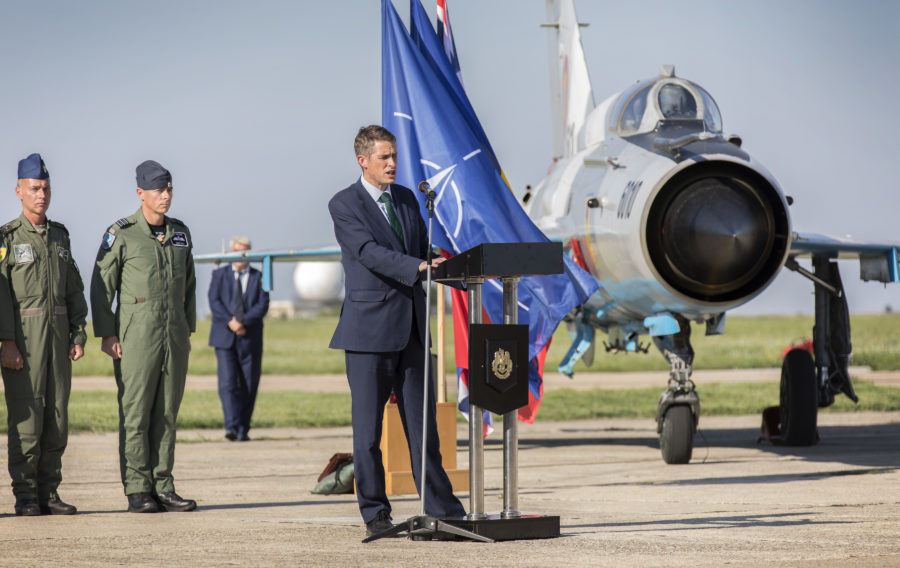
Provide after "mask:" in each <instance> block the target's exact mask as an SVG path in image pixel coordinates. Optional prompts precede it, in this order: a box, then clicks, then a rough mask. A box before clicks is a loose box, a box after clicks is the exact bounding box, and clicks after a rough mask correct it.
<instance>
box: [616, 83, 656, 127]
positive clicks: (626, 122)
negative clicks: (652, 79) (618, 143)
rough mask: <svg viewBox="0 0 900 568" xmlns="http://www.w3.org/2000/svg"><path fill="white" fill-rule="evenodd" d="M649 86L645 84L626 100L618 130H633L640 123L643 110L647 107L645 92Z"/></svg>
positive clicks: (646, 92)
mask: <svg viewBox="0 0 900 568" xmlns="http://www.w3.org/2000/svg"><path fill="white" fill-rule="evenodd" d="M650 86H651V85H647V86H646V87H644V88H643V89H641V90H640V91H639V92H638V93H636V94H635V95H634V96H633V97H632V98H631V100H630V101H628V105H627V106H626V107H625V111H624V112H622V119H621V121H620V122H619V130H621V131H622V132H633V131H635V130H637V129H638V127H639V126H640V125H641V120H642V119H643V118H644V111H645V110H646V109H647V94H648V93H649V92H650Z"/></svg>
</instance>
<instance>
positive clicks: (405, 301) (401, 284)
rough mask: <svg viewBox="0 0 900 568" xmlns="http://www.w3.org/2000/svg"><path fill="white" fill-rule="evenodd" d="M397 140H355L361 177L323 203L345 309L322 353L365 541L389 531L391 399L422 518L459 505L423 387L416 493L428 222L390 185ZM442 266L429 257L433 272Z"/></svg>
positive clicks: (385, 134)
mask: <svg viewBox="0 0 900 568" xmlns="http://www.w3.org/2000/svg"><path fill="white" fill-rule="evenodd" d="M396 144H397V142H396V139H395V137H394V135H393V134H391V133H390V132H389V131H388V130H387V129H385V128H383V127H381V126H377V125H370V126H365V127H363V128H361V129H360V130H359V132H358V133H357V135H356V140H355V142H354V150H355V151H356V161H357V162H358V163H359V166H360V168H362V176H361V177H360V179H359V180H358V181H357V182H356V183H354V184H353V185H351V186H349V187H347V188H345V189H343V190H341V191H339V192H338V193H337V194H335V196H334V197H332V198H331V201H329V202H328V211H329V212H330V213H331V219H332V221H334V234H335V237H337V241H338V244H339V245H340V247H341V262H342V264H343V266H344V275H345V279H344V286H345V295H344V305H343V307H342V308H341V316H340V320H339V321H338V325H337V329H336V330H335V332H334V337H332V339H331V344H330V345H329V347H331V348H332V349H343V350H344V352H345V355H344V360H345V363H346V367H347V379H348V381H349V383H350V396H351V401H352V402H351V405H352V419H353V466H354V475H355V476H356V490H357V491H356V497H357V501H358V503H359V510H360V513H361V514H362V518H363V521H364V522H365V523H366V534H367V536H371V535H373V534H375V533H378V532H382V531H384V530H387V529H390V528H391V527H392V526H393V525H392V524H391V505H390V502H389V501H388V498H387V495H386V492H385V479H384V477H385V476H384V465H383V463H382V457H381V448H380V445H379V444H380V441H381V421H382V417H383V414H384V405H385V404H386V403H387V401H388V398H389V397H390V394H391V392H392V391H393V392H394V394H395V395H396V396H397V405H398V407H399V411H400V419H401V422H402V423H403V430H404V432H405V433H406V439H407V440H408V443H409V451H410V452H409V453H410V460H411V462H412V464H413V468H412V469H413V476H414V478H415V481H416V488H417V489H418V491H419V494H420V495H421V494H422V491H424V492H425V512H426V513H427V514H428V515H432V516H435V517H444V518H446V517H461V516H464V515H465V510H464V509H463V506H462V504H461V503H460V502H459V499H457V498H456V497H455V496H454V495H453V487H452V486H451V484H450V480H449V478H448V477H447V473H446V472H445V471H444V468H443V466H442V464H441V453H440V444H439V441H438V433H437V423H436V421H435V418H434V416H435V402H434V389H428V397H429V400H428V406H429V409H430V410H429V412H428V421H427V423H426V424H425V425H424V427H426V428H428V448H427V453H426V484H425V487H422V485H421V480H420V479H419V478H420V475H421V472H420V471H419V470H420V464H421V463H422V428H423V424H422V408H423V397H424V384H423V372H424V365H425V291H424V290H423V288H422V281H423V280H424V278H425V274H426V272H425V271H426V269H427V266H428V262H429V261H428V260H426V259H430V254H429V252H430V251H428V250H427V248H428V240H427V239H428V235H427V232H426V231H427V230H426V228H425V222H424V221H423V219H422V216H421V214H420V213H419V204H418V202H417V201H416V197H415V195H414V194H413V192H412V191H410V190H409V189H407V188H405V187H403V186H400V185H397V184H395V183H394V179H395V177H396V173H397V149H396ZM441 261H442V259H434V260H430V262H431V264H432V266H437V265H438V264H439V263H440V262H441Z"/></svg>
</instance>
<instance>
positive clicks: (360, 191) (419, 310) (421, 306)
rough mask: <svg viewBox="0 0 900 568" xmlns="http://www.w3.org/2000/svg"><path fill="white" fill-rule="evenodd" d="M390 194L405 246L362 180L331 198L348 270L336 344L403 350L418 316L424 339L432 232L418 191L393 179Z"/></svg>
mask: <svg viewBox="0 0 900 568" xmlns="http://www.w3.org/2000/svg"><path fill="white" fill-rule="evenodd" d="M391 195H392V196H393V206H394V210H395V212H396V213H397V217H398V218H399V220H400V225H401V226H402V228H403V240H404V243H405V245H406V246H405V250H404V245H403V243H401V242H400V240H399V239H398V238H397V235H395V234H394V231H393V230H392V229H391V225H390V223H388V221H387V219H385V217H384V214H383V213H382V212H381V210H380V209H379V208H378V205H377V204H376V203H375V201H374V200H373V199H372V197H371V196H370V195H369V194H368V192H366V189H365V188H364V187H363V185H362V183H360V182H359V181H357V182H356V183H354V184H353V185H351V186H350V187H347V188H345V189H343V190H341V191H339V192H338V193H337V194H335V196H334V197H332V198H331V201H329V202H328V211H329V212H330V213H331V219H332V220H333V221H334V234H335V237H337V242H338V244H339V245H340V247H341V263H342V264H343V266H344V276H345V278H344V292H345V294H344V305H343V307H342V308H341V317H340V320H339V321H338V325H337V329H335V331H334V336H333V337H332V338H331V343H330V344H329V347H331V348H332V349H345V350H351V351H370V352H387V351H400V350H402V349H403V348H404V347H405V346H406V344H407V343H408V341H409V337H410V332H411V330H412V329H413V322H414V321H416V326H415V329H416V330H417V331H418V332H419V334H420V337H421V340H422V344H423V345H424V343H425V291H424V289H423V288H422V285H421V282H420V280H419V265H420V264H421V262H422V261H423V260H425V258H426V254H427V252H428V251H427V248H428V235H427V232H426V227H425V222H424V221H423V220H422V216H421V214H420V213H419V203H418V201H416V198H415V195H413V192H412V191H410V190H409V189H407V188H405V187H403V186H400V185H396V184H393V185H391ZM414 318H415V319H414Z"/></svg>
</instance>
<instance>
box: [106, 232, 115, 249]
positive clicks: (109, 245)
mask: <svg viewBox="0 0 900 568" xmlns="http://www.w3.org/2000/svg"><path fill="white" fill-rule="evenodd" d="M114 242H116V235H115V233H113V232H112V231H109V232H108V233H106V234H105V235H103V248H105V249H106V250H109V249H110V248H112V246H113V243H114Z"/></svg>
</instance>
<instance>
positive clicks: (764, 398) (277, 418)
mask: <svg viewBox="0 0 900 568" xmlns="http://www.w3.org/2000/svg"><path fill="white" fill-rule="evenodd" d="M854 386H855V388H856V393H857V394H858V395H859V399H860V403H859V404H853V402H852V401H851V400H850V399H848V398H846V397H844V396H839V397H838V398H837V400H836V402H835V404H834V405H832V406H831V407H829V408H826V409H822V410H821V411H822V412H863V411H875V412H882V411H897V410H900V388H897V387H885V386H876V385H874V384H872V383H869V382H865V381H856V382H855V383H854ZM660 391H661V388H644V389H622V390H608V389H592V390H572V389H561V390H554V391H549V392H546V393H544V400H543V402H542V403H541V407H540V411H539V412H538V420H540V421H543V422H555V421H562V420H585V419H591V418H646V419H649V420H652V419H653V417H654V416H655V415H656V398H657V397H658V396H659V393H660ZM698 392H699V393H700V403H701V409H702V410H701V411H702V416H741V415H751V414H760V413H761V412H762V411H763V409H764V408H766V407H768V406H773V405H776V404H778V384H777V383H739V384H710V385H706V386H703V387H701V388H700V389H699V391H698ZM457 420H458V421H460V422H461V421H463V420H464V419H463V418H462V416H461V415H457ZM498 420H499V417H498ZM349 425H350V395H349V394H347V393H309V392H296V391H280V392H261V393H259V396H258V398H257V402H256V410H255V411H254V413H253V426H254V427H255V428H322V427H331V426H349ZM6 427H7V425H6V407H5V405H2V408H0V432H6ZM178 427H179V428H183V429H222V428H224V424H223V421H222V408H221V404H220V402H219V397H218V394H217V393H216V392H215V391H188V392H186V393H185V395H184V401H183V403H182V405H181V411H180V413H179V416H178ZM117 428H118V408H117V403H116V393H114V392H110V391H75V392H73V393H72V396H71V399H70V401H69V430H70V432H73V433H77V432H115V431H116V430H117Z"/></svg>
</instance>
